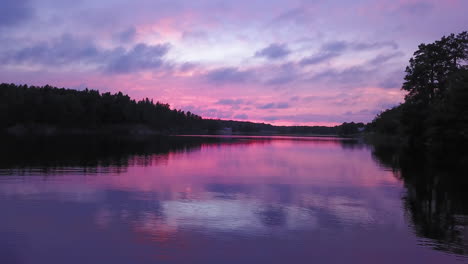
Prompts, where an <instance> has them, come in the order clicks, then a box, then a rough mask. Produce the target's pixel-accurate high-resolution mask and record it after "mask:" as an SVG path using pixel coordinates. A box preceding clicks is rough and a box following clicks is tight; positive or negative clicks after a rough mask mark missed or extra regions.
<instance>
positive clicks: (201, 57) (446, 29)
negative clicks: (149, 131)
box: [0, 0, 468, 125]
mask: <svg viewBox="0 0 468 264" xmlns="http://www.w3.org/2000/svg"><path fill="white" fill-rule="evenodd" d="M467 10H468V1H467V0H353V1H351V0H308V1H306V0H236V1H234V0H233V1H230V0H229V1H228V0H191V1H190V0H112V1H111V0H100V1H95V0H1V2H0V43H1V45H0V82H7V83H17V84H29V85H45V84H49V85H52V86H58V87H66V88H72V89H79V90H82V89H85V88H89V89H97V90H99V91H100V92H112V93H115V92H118V91H122V92H123V93H126V94H128V95H130V96H131V97H132V98H135V99H142V98H145V97H148V98H151V99H153V100H154V101H160V102H163V103H169V104H170V105H171V107H172V108H177V109H181V110H184V111H191V112H192V113H195V114H198V115H200V116H202V117H206V118H221V119H232V120H240V121H246V120H248V121H255V122H266V123H271V124H277V125H333V124H339V123H342V122H351V121H355V122H369V121H371V120H372V119H373V118H374V116H375V115H376V114H378V113H379V112H381V111H382V110H384V109H386V108H389V107H392V106H395V105H398V104H399V103H400V102H402V101H403V98H404V93H403V92H402V91H401V89H400V88H401V84H402V82H403V77H404V69H405V67H406V65H407V63H408V60H409V58H411V56H412V54H413V52H414V51H415V50H416V49H417V47H418V45H419V44H420V43H430V42H433V41H435V40H437V39H440V38H441V37H442V36H444V35H447V34H450V33H458V32H461V31H466V30H468V15H467Z"/></svg>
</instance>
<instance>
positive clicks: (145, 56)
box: [106, 43, 170, 73]
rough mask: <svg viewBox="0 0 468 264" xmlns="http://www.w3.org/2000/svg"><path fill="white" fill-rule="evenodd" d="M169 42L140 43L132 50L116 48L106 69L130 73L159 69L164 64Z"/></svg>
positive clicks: (113, 71)
mask: <svg viewBox="0 0 468 264" xmlns="http://www.w3.org/2000/svg"><path fill="white" fill-rule="evenodd" d="M169 48H170V46H169V44H157V45H146V44H144V43H139V44H137V45H135V46H134V47H133V48H132V49H130V50H124V49H121V48H120V49H116V50H114V51H113V52H112V55H111V56H110V60H109V63H108V65H107V66H106V70H107V71H108V72H112V73H130V72H135V71H140V70H151V69H157V68H160V67H161V66H163V64H164V60H163V57H164V55H166V54H167V52H168V51H169Z"/></svg>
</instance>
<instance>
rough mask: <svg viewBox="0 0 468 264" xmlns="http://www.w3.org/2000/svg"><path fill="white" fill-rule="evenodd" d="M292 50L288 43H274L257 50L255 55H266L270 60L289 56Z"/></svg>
mask: <svg viewBox="0 0 468 264" xmlns="http://www.w3.org/2000/svg"><path fill="white" fill-rule="evenodd" d="M290 53H291V51H290V50H289V49H288V47H287V45H286V44H278V43H273V44H270V45H269V46H268V47H266V48H264V49H261V50H259V51H257V52H255V57H264V58H267V59H270V60H276V59H281V58H284V57H286V56H288V55H289V54H290Z"/></svg>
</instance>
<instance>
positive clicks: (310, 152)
mask: <svg viewBox="0 0 468 264" xmlns="http://www.w3.org/2000/svg"><path fill="white" fill-rule="evenodd" d="M2 144H3V146H2V147H3V150H2V151H1V153H2V154H1V161H0V212H1V216H0V263H5V264H10V263H11V264H15V263H47V264H55V263H77V264H78V263H79V264H82V263H113V264H119V263H464V262H468V259H467V258H466V257H465V256H464V254H466V253H468V247H467V241H468V230H467V228H466V227H467V225H468V217H467V215H468V214H467V210H466V209H467V208H466V207H467V204H466V203H464V201H466V200H465V197H464V188H462V189H461V190H460V189H457V188H458V187H460V185H459V184H457V183H453V182H448V183H446V182H445V181H444V180H443V179H444V178H443V177H442V180H441V178H440V177H438V176H437V175H439V174H434V175H432V174H431V173H432V172H431V173H427V170H424V168H421V170H419V171H418V170H416V171H409V172H405V171H403V170H398V169H397V168H390V165H385V164H389V163H392V161H394V159H393V158H394V157H392V156H391V155H386V153H377V151H375V150H373V149H372V148H371V147H369V146H366V145H364V144H359V143H356V142H353V141H349V140H339V139H333V138H285V137H283V138H235V139H227V138H220V139H213V138H197V139H195V138H189V137H181V138H170V139H169V138H158V139H152V140H146V141H144V140H141V141H137V142H126V141H124V140H116V141H110V142H107V141H102V140H96V141H92V140H86V141H83V142H80V140H75V139H73V140H67V139H65V140H58V139H57V140H50V139H49V140H45V141H43V140H34V141H30V142H20V143H19V142H14V141H7V142H3V143H2ZM421 175H422V176H421ZM457 186H458V187H457ZM463 187H464V186H463Z"/></svg>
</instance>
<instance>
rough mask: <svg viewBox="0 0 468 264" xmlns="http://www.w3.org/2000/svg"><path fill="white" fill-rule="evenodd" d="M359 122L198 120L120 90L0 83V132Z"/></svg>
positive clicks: (306, 129) (264, 129) (274, 130)
mask: <svg viewBox="0 0 468 264" xmlns="http://www.w3.org/2000/svg"><path fill="white" fill-rule="evenodd" d="M363 127H364V124H363V123H344V124H342V125H340V126H334V127H326V126H273V125H270V124H265V123H254V122H241V121H232V120H219V119H203V118H201V117H200V116H198V115H195V114H193V113H191V112H184V111H182V110H177V109H171V108H170V106H169V105H168V104H165V103H160V102H153V100H151V99H148V98H145V99H143V100H139V101H137V100H134V99H131V98H130V97H129V96H128V95H124V94H122V93H121V92H118V93H115V94H111V93H109V92H106V93H100V92H99V91H97V90H88V89H85V90H83V91H78V90H72V89H65V88H56V87H52V86H49V85H46V86H42V87H38V86H28V85H16V84H6V83H3V84H0V130H2V131H10V132H11V131H13V133H16V132H18V130H21V131H23V133H24V130H26V131H27V132H26V133H30V132H32V133H34V132H37V131H42V130H44V129H45V128H53V129H59V130H60V131H73V130H74V131H76V130H77V129H78V130H80V131H83V130H86V131H96V130H99V129H101V130H104V131H106V129H109V128H112V130H113V131H115V130H116V128H117V129H120V130H119V131H124V132H128V131H133V130H144V131H153V132H154V131H156V132H157V133H217V132H219V131H222V130H223V129H225V128H229V129H230V130H231V131H232V132H233V133H271V134H278V133H280V134H321V135H337V134H340V135H351V134H356V133H358V132H359V131H360V130H362V128H363Z"/></svg>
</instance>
